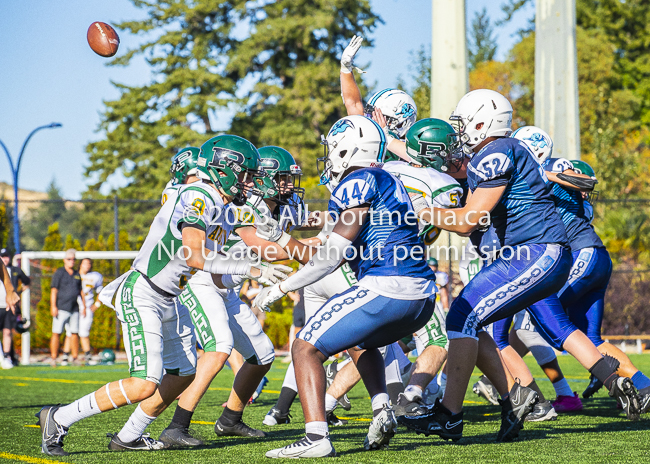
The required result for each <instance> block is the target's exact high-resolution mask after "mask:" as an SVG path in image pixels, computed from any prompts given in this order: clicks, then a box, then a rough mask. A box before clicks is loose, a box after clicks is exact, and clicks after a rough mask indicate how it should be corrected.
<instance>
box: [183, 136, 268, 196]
mask: <svg viewBox="0 0 650 464" xmlns="http://www.w3.org/2000/svg"><path fill="white" fill-rule="evenodd" d="M196 165H197V169H198V174H199V176H200V177H201V178H203V179H206V180H209V181H210V182H212V183H214V184H215V185H216V186H217V187H218V188H219V189H220V190H221V191H222V193H223V194H224V195H227V196H231V197H233V203H235V204H236V205H239V206H241V205H243V204H244V203H245V202H246V193H247V190H249V187H247V186H246V184H245V182H242V181H240V179H239V176H240V174H242V173H248V174H250V177H248V176H246V178H245V180H252V179H253V176H255V175H256V174H257V173H258V168H259V165H260V155H259V153H258V151H257V148H255V146H254V145H253V144H252V143H250V142H249V141H248V140H246V139H244V138H242V137H239V136H236V135H227V134H225V135H218V136H216V137H212V138H211V139H210V140H208V141H207V142H205V143H204V144H203V145H201V153H199V158H198V160H197V162H196Z"/></svg>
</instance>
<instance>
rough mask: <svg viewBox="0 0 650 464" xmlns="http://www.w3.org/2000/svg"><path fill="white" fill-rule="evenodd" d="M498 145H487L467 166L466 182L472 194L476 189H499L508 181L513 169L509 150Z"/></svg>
mask: <svg viewBox="0 0 650 464" xmlns="http://www.w3.org/2000/svg"><path fill="white" fill-rule="evenodd" d="M498 145H499V144H496V143H491V144H488V145H487V146H486V147H485V148H484V149H483V150H481V151H480V152H479V153H477V154H476V155H474V157H473V158H472V160H471V161H470V163H469V164H468V165H467V181H468V183H469V188H470V190H471V191H472V192H473V191H474V190H476V189H477V188H478V187H483V188H490V187H499V186H502V185H506V184H507V183H508V182H509V181H510V177H511V176H512V173H513V171H514V169H515V168H514V164H513V162H512V156H511V153H508V152H509V151H511V150H510V148H508V147H499V146H498ZM501 148H504V149H501Z"/></svg>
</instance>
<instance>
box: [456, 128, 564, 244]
mask: <svg viewBox="0 0 650 464" xmlns="http://www.w3.org/2000/svg"><path fill="white" fill-rule="evenodd" d="M467 180H468V182H469V188H470V190H471V191H472V194H473V195H476V194H480V191H479V192H477V189H478V188H494V187H500V186H504V185H505V186H506V189H505V191H504V192H503V195H502V197H501V199H500V200H499V203H498V204H497V205H496V207H495V208H494V209H493V210H492V214H491V220H492V224H493V225H494V229H495V231H496V234H497V237H498V238H499V241H500V243H501V246H502V247H503V246H516V245H523V244H526V243H558V244H560V245H565V246H566V245H568V239H567V234H566V231H565V230H564V225H563V224H562V220H561V219H560V215H559V214H558V213H557V211H556V210H555V204H554V203H553V199H552V198H551V188H552V185H551V184H550V182H549V180H548V178H547V177H546V173H545V172H544V169H543V168H542V167H541V166H540V165H539V164H538V163H537V161H535V159H534V158H533V155H532V154H531V152H530V151H529V150H528V148H527V147H526V145H525V144H524V143H523V142H521V141H519V140H517V139H513V138H498V139H496V140H495V141H493V142H490V143H488V144H487V145H486V146H485V147H484V148H483V149H482V150H481V151H479V152H478V153H477V154H476V155H474V157H473V158H472V160H471V161H470V163H469V165H468V166H467Z"/></svg>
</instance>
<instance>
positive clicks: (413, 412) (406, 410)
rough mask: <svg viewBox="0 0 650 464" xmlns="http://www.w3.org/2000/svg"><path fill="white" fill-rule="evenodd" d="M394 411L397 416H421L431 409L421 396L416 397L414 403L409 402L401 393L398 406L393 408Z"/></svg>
mask: <svg viewBox="0 0 650 464" xmlns="http://www.w3.org/2000/svg"><path fill="white" fill-rule="evenodd" d="M393 410H394V411H395V415H396V416H421V415H422V414H427V413H428V412H429V407H427V406H426V405H425V404H424V402H423V401H422V398H421V397H420V396H416V397H414V398H413V401H409V400H408V399H407V398H406V395H404V393H400V394H399V395H398V396H397V404H395V406H393Z"/></svg>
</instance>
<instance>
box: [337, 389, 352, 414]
mask: <svg viewBox="0 0 650 464" xmlns="http://www.w3.org/2000/svg"><path fill="white" fill-rule="evenodd" d="M338 404H339V406H341V407H342V408H343V409H345V410H346V411H349V410H350V409H352V403H350V398H348V394H347V393H346V394H344V395H343V396H342V397H340V398H339V400H338Z"/></svg>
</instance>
